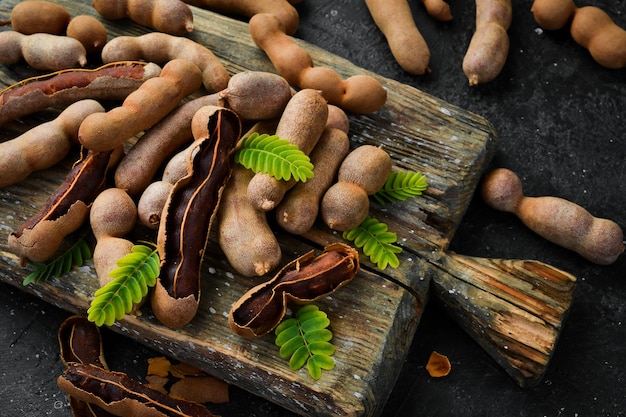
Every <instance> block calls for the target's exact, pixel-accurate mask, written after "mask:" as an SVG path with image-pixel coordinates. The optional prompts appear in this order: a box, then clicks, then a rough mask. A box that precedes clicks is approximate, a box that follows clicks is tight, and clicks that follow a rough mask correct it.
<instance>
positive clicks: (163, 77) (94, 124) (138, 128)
mask: <svg viewBox="0 0 626 417" xmlns="http://www.w3.org/2000/svg"><path fill="white" fill-rule="evenodd" d="M201 83H202V74H201V72H200V69H199V68H198V66H197V65H196V64H194V63H193V62H191V61H189V60H186V59H174V60H172V61H169V62H168V63H167V64H165V65H164V66H163V70H162V71H161V74H160V75H159V76H158V77H154V78H151V79H149V80H147V81H146V82H144V83H143V84H142V85H141V86H140V87H139V88H138V89H137V90H135V91H133V92H132V93H130V94H129V95H128V96H127V97H126V98H125V99H124V102H123V103H122V105H121V106H119V107H115V108H114V109H112V110H109V111H108V112H106V113H94V114H92V115H90V116H88V117H87V118H85V120H84V121H83V123H82V124H81V125H80V128H79V130H78V140H79V141H80V143H81V145H83V146H85V147H86V148H87V149H92V150H94V151H106V150H109V149H113V148H115V147H117V146H119V145H121V144H123V143H124V142H125V141H126V140H127V139H129V138H131V137H133V136H135V135H136V134H138V133H140V132H142V131H144V130H146V129H148V128H149V127H151V126H153V125H155V124H156V123H157V122H159V121H160V120H161V119H162V118H163V117H165V116H166V115H167V114H168V113H169V112H170V111H172V110H173V109H174V108H175V107H176V106H177V105H178V104H179V103H180V101H181V100H182V99H183V98H185V97H187V96H188V95H190V94H191V93H193V92H194V91H196V90H197V89H198V88H200V85H201Z"/></svg>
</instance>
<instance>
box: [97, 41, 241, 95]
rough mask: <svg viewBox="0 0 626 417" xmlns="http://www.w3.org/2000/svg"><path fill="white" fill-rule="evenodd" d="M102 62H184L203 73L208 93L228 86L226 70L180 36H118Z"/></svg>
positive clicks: (208, 52) (208, 53) (104, 52)
mask: <svg viewBox="0 0 626 417" xmlns="http://www.w3.org/2000/svg"><path fill="white" fill-rule="evenodd" d="M101 56H102V62H115V61H134V60H145V61H149V62H155V63H157V64H166V63H167V62H168V61H171V60H173V59H187V60H189V61H191V62H193V63H194V64H196V65H197V66H198V68H200V71H202V83H203V85H204V88H206V90H207V91H208V92H209V93H216V92H218V91H221V90H223V89H224V88H226V86H227V85H228V80H229V79H230V75H229V74H228V71H227V70H226V67H224V65H222V63H221V62H220V60H219V59H218V58H217V57H216V56H215V54H213V52H211V50H210V49H208V48H206V47H205V46H203V45H201V44H199V43H198V42H195V41H193V40H191V39H189V38H185V37H182V36H174V35H169V34H167V33H159V32H151V33H146V34H145V35H140V36H118V37H116V38H114V39H111V40H110V41H109V42H108V43H107V44H106V45H105V46H104V48H103V49H102V53H101Z"/></svg>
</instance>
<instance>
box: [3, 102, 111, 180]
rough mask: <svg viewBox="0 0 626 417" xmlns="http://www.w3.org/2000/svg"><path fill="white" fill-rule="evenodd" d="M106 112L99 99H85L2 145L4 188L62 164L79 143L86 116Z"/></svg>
mask: <svg viewBox="0 0 626 417" xmlns="http://www.w3.org/2000/svg"><path fill="white" fill-rule="evenodd" d="M104 111H105V110H104V107H102V105H100V103H98V102H97V101H95V100H89V99H86V100H81V101H78V102H76V103H73V104H71V105H70V106H68V107H67V108H66V109H65V110H63V111H62V112H61V113H60V114H59V116H58V117H57V118H56V119H54V120H51V121H49V122H45V123H42V124H40V125H37V126H35V127H33V128H32V129H30V130H28V131H26V132H25V133H23V134H22V135H20V136H18V137H16V138H14V139H11V140H8V141H6V142H2V143H0V187H6V186H7V185H9V184H14V183H16V182H19V181H22V180H23V179H25V178H26V177H28V176H29V175H30V174H31V173H32V172H34V171H40V170H43V169H46V168H50V167H52V166H54V165H56V164H57V163H59V162H61V161H62V160H63V158H65V157H66V156H67V155H68V153H69V152H70V150H71V149H72V148H73V147H74V146H75V145H77V144H78V127H79V126H80V123H81V122H82V121H83V120H84V119H85V117H87V115H89V114H91V113H95V112H104Z"/></svg>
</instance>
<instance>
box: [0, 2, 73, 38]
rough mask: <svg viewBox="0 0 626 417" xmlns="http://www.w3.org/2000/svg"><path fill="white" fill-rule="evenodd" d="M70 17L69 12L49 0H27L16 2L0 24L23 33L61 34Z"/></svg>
mask: <svg viewBox="0 0 626 417" xmlns="http://www.w3.org/2000/svg"><path fill="white" fill-rule="evenodd" d="M70 19H71V16H70V14H69V13H68V11H67V10H65V8H64V7H63V6H61V5H59V4H56V3H52V2H50V1H39V0H28V1H22V2H19V3H17V4H16V5H15V6H14V7H13V9H12V10H11V16H10V17H9V19H6V20H0V26H5V25H11V28H12V29H13V30H14V31H16V32H20V33H23V34H24V35H32V34H33V33H50V34H52V35H63V34H64V33H65V29H66V28H67V25H68V24H69V22H70Z"/></svg>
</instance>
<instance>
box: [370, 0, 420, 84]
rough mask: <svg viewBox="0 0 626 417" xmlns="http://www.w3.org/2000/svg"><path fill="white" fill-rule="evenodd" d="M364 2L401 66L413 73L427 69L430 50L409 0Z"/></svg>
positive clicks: (418, 73)
mask: <svg viewBox="0 0 626 417" xmlns="http://www.w3.org/2000/svg"><path fill="white" fill-rule="evenodd" d="M365 4H366V5H367V8H368V10H369V12H370V15H371V16H372V18H373V19H374V23H376V26H378V28H379V29H380V31H381V32H382V33H383V35H385V38H386V39H387V43H388V44H389V48H390V49H391V53H392V55H393V57H394V58H395V60H396V62H397V63H398V64H399V65H400V66H401V67H402V69H404V70H405V71H407V72H409V73H411V74H416V75H422V74H424V73H426V72H429V71H430V68H429V67H428V63H429V61H430V49H429V48H428V45H427V44H426V41H425V40H424V37H423V36H422V34H421V33H420V31H419V29H418V28H417V26H416V24H415V21H414V20H413V15H412V14H411V8H410V6H409V2H408V0H365Z"/></svg>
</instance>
